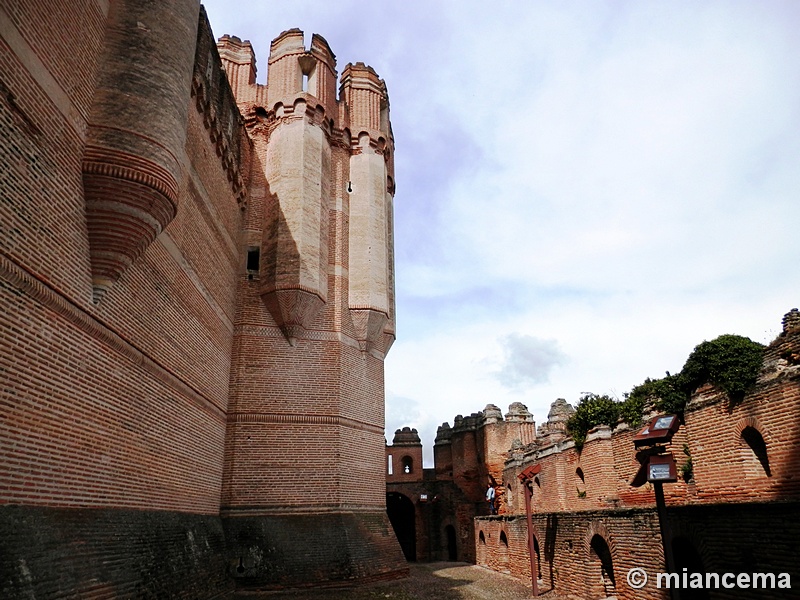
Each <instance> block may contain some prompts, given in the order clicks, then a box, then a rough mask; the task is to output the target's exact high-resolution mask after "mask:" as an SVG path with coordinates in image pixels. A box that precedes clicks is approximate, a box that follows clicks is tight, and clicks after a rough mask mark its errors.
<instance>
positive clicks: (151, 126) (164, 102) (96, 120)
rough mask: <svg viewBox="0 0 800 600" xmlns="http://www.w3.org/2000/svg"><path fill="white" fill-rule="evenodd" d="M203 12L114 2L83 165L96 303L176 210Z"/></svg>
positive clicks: (174, 0) (167, 3) (182, 5)
mask: <svg viewBox="0 0 800 600" xmlns="http://www.w3.org/2000/svg"><path fill="white" fill-rule="evenodd" d="M199 12H200V3H199V2H185V1H182V0H164V2H158V3H156V4H153V3H152V2H144V1H142V0H120V1H119V2H113V3H111V6H110V8H109V13H108V22H107V25H106V39H105V49H104V52H103V56H104V60H103V61H102V62H101V63H100V65H99V68H98V77H97V86H96V89H95V95H94V101H93V104H92V110H91V115H90V118H89V129H88V132H87V136H86V147H85V150H84V156H83V164H82V170H83V186H84V195H85V201H86V221H87V227H88V232H89V247H90V253H91V254H90V256H91V265H92V286H93V295H94V300H95V302H99V301H100V299H101V298H102V297H103V295H104V294H105V293H106V292H107V291H108V289H109V288H110V287H111V286H113V285H114V283H115V282H116V281H117V280H118V279H119V277H120V276H121V275H122V273H123V272H124V271H125V270H126V269H127V268H128V267H129V266H130V265H131V264H133V262H134V261H135V260H136V259H137V258H138V257H139V256H140V255H141V254H142V253H143V252H144V251H145V249H146V248H147V247H148V246H149V245H150V244H151V243H152V242H153V241H154V240H155V239H156V237H157V236H158V235H159V234H160V233H161V232H162V231H163V230H164V228H165V227H166V226H167V225H168V224H169V223H170V221H172V219H173V218H174V217H175V214H176V212H177V208H178V206H177V204H178V185H179V182H180V181H181V179H182V173H181V162H182V157H183V153H184V145H185V141H186V126H187V119H188V102H187V90H189V89H190V86H191V79H192V71H193V66H194V48H195V39H196V36H197V23H198V15H199ZM155 140H158V141H157V142H156V141H155Z"/></svg>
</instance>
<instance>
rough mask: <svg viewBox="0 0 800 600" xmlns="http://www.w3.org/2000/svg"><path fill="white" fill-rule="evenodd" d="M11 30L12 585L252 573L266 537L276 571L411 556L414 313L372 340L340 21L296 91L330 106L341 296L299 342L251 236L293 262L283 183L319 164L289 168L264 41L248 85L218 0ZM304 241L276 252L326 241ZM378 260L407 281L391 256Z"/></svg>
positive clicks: (321, 269) (81, 592) (2, 338)
mask: <svg viewBox="0 0 800 600" xmlns="http://www.w3.org/2000/svg"><path fill="white" fill-rule="evenodd" d="M198 10H199V11H200V19H199V27H197V35H196V45H195V46H194V47H192V41H193V40H194V39H195V33H194V32H195V26H196V25H197V24H198V20H197V18H196V15H197V12H198ZM173 17H174V18H173ZM154 19H155V20H154ZM65 23H68V24H70V26H66V27H65ZM172 30H174V31H173V34H174V35H171V34H170V31H172ZM0 32H2V39H0V161H2V162H3V164H4V168H3V169H2V170H0V194H1V195H2V202H0V227H1V228H2V229H1V231H0V233H1V235H0V384H1V385H2V387H0V417H1V418H0V440H2V445H0V466H1V467H2V468H0V504H2V509H0V512H2V516H0V533H2V534H3V535H2V536H0V552H1V553H2V569H3V571H2V575H3V580H2V581H3V583H2V585H3V586H5V587H4V588H3V592H4V593H3V594H2V595H3V597H4V598H16V597H28V596H30V595H31V594H33V595H36V596H37V597H52V596H64V597H81V598H83V597H86V598H94V597H98V598H99V597H158V598H163V597H187V598H204V597H208V598H212V597H217V596H219V595H224V594H227V593H229V592H231V591H232V589H233V587H234V586H233V585H232V584H231V582H233V584H235V582H236V580H239V581H240V583H241V584H242V585H244V586H248V585H250V583H248V581H250V580H249V579H248V578H247V577H240V576H239V575H240V573H239V571H238V570H237V568H238V567H239V563H238V561H236V559H237V558H238V557H240V556H245V555H247V556H250V554H247V553H251V554H252V553H253V552H255V553H258V552H261V553H262V556H265V557H267V559H266V560H267V562H266V563H260V567H259V569H260V570H259V571H258V573H259V574H258V576H257V577H256V579H255V580H253V581H254V582H255V584H257V585H262V584H263V585H267V586H286V585H298V584H304V583H309V582H311V581H312V580H314V579H316V580H319V581H339V583H342V582H352V581H354V580H359V579H365V580H366V579H371V578H381V577H391V576H396V575H402V574H403V573H405V570H406V569H405V565H404V563H403V561H402V556H401V553H400V549H399V546H398V544H397V540H396V539H395V537H394V536H393V535H392V533H391V528H390V525H389V522H388V519H387V517H386V515H385V489H384V482H383V470H384V438H383V417H384V415H383V411H384V408H383V403H384V397H383V359H384V356H385V353H386V350H388V346H389V345H390V341H391V339H392V338H393V324H390V325H391V330H389V329H387V330H386V331H383V330H381V331H373V330H372V329H370V335H372V338H371V341H370V344H369V347H365V345H366V342H367V340H362V339H359V338H358V329H357V327H356V326H355V324H354V320H353V316H352V315H351V314H350V310H349V308H350V307H349V305H348V286H349V285H350V284H349V279H348V276H349V270H348V256H349V254H348V244H349V238H350V237H351V231H350V230H349V227H350V223H349V212H348V211H349V203H348V196H347V192H346V191H345V188H346V183H347V182H348V180H349V179H350V176H349V163H350V155H351V153H352V152H354V151H355V150H354V146H353V144H355V142H354V141H353V140H351V139H349V132H348V131H347V124H348V119H349V115H348V111H347V107H345V106H340V105H339V104H338V103H337V101H336V82H335V77H334V76H333V73H334V70H335V65H334V63H333V62H332V61H333V54H332V53H331V52H330V49H328V48H327V44H326V43H325V42H324V40H322V38H320V37H319V36H314V38H313V40H312V49H311V56H313V59H314V60H316V61H318V62H319V64H320V69H319V72H318V77H317V79H315V80H314V87H313V89H311V90H310V93H306V92H299V93H298V90H296V89H294V88H287V89H286V90H284V91H285V92H286V93H287V94H289V96H294V97H296V98H301V99H303V101H304V102H308V103H309V104H310V106H309V110H308V111H305V112H303V110H302V107H300V108H299V112H298V116H299V117H300V118H301V119H304V120H305V119H308V122H306V121H303V125H302V127H301V128H300V129H302V130H303V131H305V132H307V131H312V130H313V132H314V133H313V135H314V136H316V137H315V140H316V141H317V142H320V143H321V144H322V146H321V151H320V152H319V153H318V158H319V160H320V161H321V163H320V164H319V165H317V166H318V167H319V169H318V171H319V173H320V174H321V177H322V178H323V179H324V181H320V182H319V183H320V185H321V189H322V193H321V197H320V198H318V199H317V202H318V205H317V206H316V207H311V210H312V212H313V211H314V210H316V212H317V213H318V214H319V217H320V227H318V228H317V232H316V234H317V235H318V237H319V242H320V244H321V245H318V246H319V247H318V248H317V250H318V251H317V254H318V256H317V259H318V260H317V263H316V270H315V273H316V275H317V276H318V279H319V281H318V283H319V287H320V289H319V290H317V291H318V292H319V294H320V297H321V298H322V299H323V300H326V301H327V303H326V304H325V305H324V306H323V307H322V309H321V310H320V311H319V313H318V314H316V315H314V318H313V319H311V320H310V321H309V322H307V323H306V322H303V323H300V325H302V326H307V327H300V329H297V328H295V329H293V330H292V335H291V336H288V337H290V338H291V341H293V342H294V345H291V344H290V343H289V341H290V340H288V339H287V335H286V333H287V331H289V328H287V327H284V325H286V323H279V322H276V320H275V315H274V314H273V313H271V312H270V308H271V307H270V305H269V304H268V303H265V301H264V289H263V286H262V284H263V277H262V275H263V274H264V273H263V272H261V271H259V270H258V269H255V270H254V271H253V270H250V271H248V269H247V258H248V252H249V251H251V250H253V249H255V250H260V251H261V259H262V260H261V265H262V266H263V265H265V264H269V259H270V257H269V256H264V253H265V252H266V249H265V248H264V247H262V242H263V240H264V239H265V236H264V230H265V228H267V226H268V225H269V224H268V223H267V221H268V219H269V215H270V214H271V213H270V211H271V210H272V209H273V208H275V207H276V203H277V202H279V201H280V200H281V199H280V198H278V197H276V195H275V193H274V190H271V189H270V183H273V184H275V182H276V181H277V180H278V179H279V178H280V177H283V176H284V175H286V174H287V173H288V172H289V171H291V170H296V171H297V172H300V173H303V172H306V174H308V172H309V169H310V165H309V164H305V163H303V158H302V157H301V158H300V159H299V160H298V162H296V163H291V161H289V162H286V161H284V162H285V163H286V164H285V168H283V169H282V170H281V172H279V173H275V174H273V175H274V177H273V179H274V180H275V181H273V182H270V181H267V178H266V177H265V173H264V165H265V164H266V163H265V160H266V157H267V155H268V154H269V152H270V149H269V148H270V143H271V142H274V141H275V140H273V139H271V137H270V136H271V135H272V134H273V133H274V132H275V122H276V119H278V117H276V115H275V107H271V106H266V98H267V94H266V92H265V90H264V89H263V88H264V86H255V85H254V81H253V79H252V77H250V75H252V72H253V68H252V64H250V63H247V60H250V61H251V63H252V61H253V60H254V57H253V54H252V49H249V51H248V52H246V54H248V56H245V60H244V61H243V62H242V65H244V66H241V67H237V68H241V73H237V72H236V69H232V70H229V72H232V73H234V75H235V80H234V89H232V88H231V86H230V84H229V83H228V80H227V77H226V71H225V67H224V66H223V64H222V62H221V60H220V57H219V52H218V50H217V44H216V42H215V40H214V39H213V36H212V33H211V29H210V26H209V24H208V22H207V20H206V18H205V13H204V11H202V9H200V8H199V2H198V1H197V0H170V1H169V2H164V3H162V4H159V6H158V7H149V5H148V3H147V2H144V1H143V0H124V1H120V2H113V3H110V4H109V3H108V2H105V1H95V2H92V1H88V0H84V1H81V2H55V3H52V2H51V3H42V2H15V1H12V2H6V3H3V6H2V7H0ZM148 36H149V37H148ZM300 37H301V38H302V34H301V36H300ZM227 39H228V41H229V42H230V43H231V44H232V45H236V43H235V42H234V39H233V38H227ZM140 42H141V43H140ZM238 43H239V44H241V42H238ZM187 44H188V45H187ZM128 50H130V52H128ZM302 51H304V50H302V49H301V52H302ZM129 54H130V56H134V55H135V61H134V62H135V63H136V64H132V63H130V62H126V61H127V60H129V59H130V56H128V55H129ZM227 56H228V57H229V58H230V56H234V58H236V56H238V55H236V54H235V53H233V54H230V53H229V54H228V55H227ZM192 57H193V58H192ZM226 60H227V59H226ZM237 60H238V59H237ZM289 62H290V63H292V64H293V65H294V66H293V67H292V68H297V57H296V56H293V57H291V58H290V59H289ZM192 63H194V64H193V65H192ZM328 63H330V64H328ZM325 69H327V71H326V70H325ZM373 74H374V73H373ZM295 75H296V73H295ZM159 82H160V83H159ZM284 83H286V82H284ZM289 83H292V82H289ZM289 83H286V85H289ZM294 83H296V82H294ZM294 83H292V85H294ZM251 84H252V85H253V89H251V88H250V87H249V86H250V85H251ZM234 91H235V92H236V93H237V94H238V93H242V110H243V112H244V116H243V115H242V114H241V113H240V111H239V106H238V105H237V100H236V98H235V97H234ZM251 91H252V92H253V93H249V92H251ZM120 92H123V93H125V92H129V93H130V94H131V97H130V99H129V100H130V101H124V99H123V101H120V99H121V98H122V96H120ZM378 92H379V93H380V90H378ZM383 92H385V90H383ZM315 93H316V94H318V95H319V100H320V101H321V105H320V107H316V105H315V104H314V103H313V102H311V100H313V98H314V96H313V94H315ZM294 97H293V98H292V100H293V99H296V98H294ZM384 100H385V98H384ZM159 102H162V104H159ZM153 103H155V104H153ZM298 106H299V105H298ZM268 113H269V115H268ZM301 113H302V114H301ZM326 113H327V114H326ZM245 126H247V127H248V128H249V130H248V129H246V128H245ZM380 127H381V131H383V132H384V139H383V144H384V148H391V146H392V142H391V140H390V139H389V138H388V131H389V126H388V121H385V122H383V121H382V122H381V123H380ZM379 133H380V132H378V131H375V132H370V135H373V134H375V135H376V136H377V135H378V134H379ZM303 135H305V134H303ZM301 137H302V136H301ZM306 141H308V140H305V141H304V140H301V142H303V143H305V142H306ZM277 145H278V144H273V149H274V148H275V147H277ZM284 158H286V157H284ZM101 159H102V160H101ZM387 161H388V162H387V165H388V167H387V168H386V169H387V173H393V171H392V168H391V161H390V160H388V159H387ZM118 163H119V164H118ZM98 165H100V166H98ZM300 180H303V176H302V175H301V177H300ZM120 182H122V183H120ZM379 183H380V186H378V187H380V190H379V191H378V193H377V196H376V199H377V200H378V205H380V206H383V207H385V210H386V211H390V208H391V202H390V197H389V198H388V199H387V197H386V196H385V195H386V193H387V192H386V191H385V190H386V189H388V184H387V183H385V182H383V183H381V182H379ZM115 185H116V186H117V187H116V188H115V187H114V186H115ZM120 186H122V187H120ZM273 187H275V188H276V189H278V187H279V186H277V185H273ZM123 188H124V189H123ZM313 188H314V185H313V184H312V185H311V186H310V187H309V189H310V190H312V191H313ZM115 190H116V191H115ZM292 191H293V190H288V192H292ZM117 192H119V193H117ZM154 194H155V195H154ZM307 196H308V194H305V195H302V198H301V200H302V202H301V206H300V209H301V211H302V210H304V207H303V206H302V204H303V202H307V201H309V199H308V197H307ZM159 203H160V205H161V208H157V206H158V205H159ZM312 204H313V202H312ZM109 207H112V208H111V209H109ZM273 212H275V211H273ZM279 212H280V211H279ZM378 217H379V218H377V222H378V223H379V225H380V228H381V229H382V230H385V229H387V225H386V223H387V219H389V217H390V214H389V213H388V212H387V214H383V213H381V214H380V215H378ZM104 219H109V220H108V222H105V221H104ZM87 223H88V227H87ZM145 230H147V231H145ZM109 232H111V233H113V234H114V235H112V236H110V237H109V236H107V234H109ZM352 235H355V236H356V237H357V236H358V235H359V233H358V232H352ZM388 235H389V233H387V236H388ZM104 236H106V237H104ZM389 239H390V238H389ZM286 241H287V240H286V239H285V238H284V242H286ZM300 241H301V242H303V243H301V244H300V247H299V250H298V252H299V254H297V253H296V254H295V255H291V256H289V258H288V259H287V258H286V256H287V254H286V253H283V254H281V253H279V254H278V258H279V259H280V260H278V262H277V263H276V268H278V269H284V270H286V271H287V272H292V270H293V269H295V267H296V266H297V265H296V264H294V263H295V262H296V261H297V260H299V261H306V260H307V259H308V256H307V255H306V254H307V253H308V252H309V248H310V246H309V244H308V243H307V242H309V240H300ZM384 243H390V242H387V241H386V238H385V237H384ZM285 249H286V248H282V250H285ZM387 252H388V250H387ZM112 255H113V256H112ZM121 255H124V257H125V259H124V260H122V259H120V258H119V256H121ZM109 257H111V258H109ZM115 257H116V258H115ZM273 258H274V257H273ZM104 261H111V262H113V263H115V265H116V267H115V269H116V271H115V273H114V274H113V276H108V277H106V276H105V275H102V277H101V278H100V279H103V278H105V279H103V281H102V282H101V283H102V285H100V286H99V287H101V288H102V289H103V293H100V294H98V293H97V292H98V281H99V280H98V268H97V267H98V264H101V263H104ZM273 262H274V261H273ZM117 267H120V268H118V269H117ZM370 268H375V269H377V270H378V271H380V272H381V273H383V274H384V275H385V277H384V279H385V280H386V281H390V280H391V281H393V279H391V277H392V276H391V273H390V271H391V264H390V263H389V261H388V260H381V261H378V263H376V264H375V265H370ZM387 271H388V272H389V273H388V275H387ZM295 272H302V269H301V270H300V271H295ZM289 279H290V280H291V277H290V278H289ZM300 283H301V284H302V283H303V282H300ZM290 291H292V290H290ZM301 291H302V290H301ZM376 291H377V293H379V294H383V295H384V296H386V297H387V299H386V300H385V302H384V303H383V304H382V305H381V307H382V308H383V309H384V310H385V311H386V312H391V311H390V303H391V298H393V296H391V294H390V291H389V290H387V289H386V284H385V282H384V284H383V285H382V287H381V288H380V289H377V290H376ZM93 292H94V295H93ZM303 293H304V292H303ZM390 296H391V297H390ZM298 298H301V299H302V293H301V294H300V295H299V296H298ZM284 308H286V314H288V315H290V316H291V315H294V314H297V312H298V311H297V310H296V309H297V307H293V306H288V307H284ZM301 308H302V307H301ZM300 312H302V310H300ZM390 316H393V312H392V314H391V315H390ZM295 325H297V324H296V323H295ZM387 327H388V326H387ZM362 337H363V336H362ZM225 529H227V531H229V532H230V534H231V536H232V537H228V538H225V536H224V535H223V531H224V530H225ZM17 530H18V531H17ZM31 532H36V534H35V535H32V533H31ZM6 534H7V535H6ZM26 536H27V538H26ZM248 536H249V537H248ZM123 538H124V539H123ZM26 539H27V542H28V543H27V545H26ZM243 539H246V540H247V546H246V547H243V546H241V545H240V541H241V540H243ZM192 540H194V541H192ZM254 540H255V541H254ZM195 543H196V544H197V548H195V546H194V545H193V544H195ZM198 548H199V549H198ZM73 550H74V551H73ZM231 561H234V562H235V564H234V562H231ZM198 563H202V564H198ZM267 563H268V564H267ZM231 565H233V566H231ZM248 568H250V567H248ZM59 573H60V574H61V575H58V574H59ZM253 581H251V583H252V582H253Z"/></svg>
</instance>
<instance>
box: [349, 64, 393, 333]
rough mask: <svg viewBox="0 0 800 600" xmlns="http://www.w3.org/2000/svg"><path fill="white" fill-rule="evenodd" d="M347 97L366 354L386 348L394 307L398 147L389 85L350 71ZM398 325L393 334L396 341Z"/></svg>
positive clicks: (354, 285) (352, 298)
mask: <svg viewBox="0 0 800 600" xmlns="http://www.w3.org/2000/svg"><path fill="white" fill-rule="evenodd" d="M341 97H342V98H343V99H344V101H345V102H346V104H347V106H348V107H349V109H350V127H351V132H352V134H353V138H352V139H353V147H352V153H351V157H350V181H349V182H348V192H349V194H350V236H349V264H350V269H351V273H350V295H349V308H350V314H351V316H352V319H353V323H354V325H355V327H356V335H357V337H358V340H359V343H360V344H361V345H362V348H365V349H367V348H371V347H372V346H374V345H375V344H378V343H382V342H383V341H384V340H383V336H384V331H386V328H387V325H388V324H389V322H390V318H391V316H392V315H391V312H392V311H390V305H391V302H392V301H393V298H392V296H391V295H390V288H392V287H393V281H392V279H393V276H392V270H393V268H392V257H391V255H390V247H391V244H390V239H391V236H392V232H391V230H392V223H391V212H392V211H391V209H392V196H393V194H394V184H393V180H392V177H391V175H393V173H390V167H391V164H392V163H391V162H390V160H393V149H394V148H393V144H392V141H391V131H390V127H389V100H388V95H387V93H386V85H385V84H384V82H383V80H381V79H380V78H379V77H378V75H377V74H376V73H375V71H374V70H373V69H372V68H371V67H368V66H365V65H364V63H356V64H355V65H347V67H345V70H344V73H343V75H342V85H341ZM393 331H394V328H393V325H390V327H389V332H390V334H389V335H391V336H392V337H393Z"/></svg>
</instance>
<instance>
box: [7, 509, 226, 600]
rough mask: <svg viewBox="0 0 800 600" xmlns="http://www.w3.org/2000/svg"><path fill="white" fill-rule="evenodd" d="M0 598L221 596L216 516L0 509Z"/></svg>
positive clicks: (220, 537) (220, 540)
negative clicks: (0, 542) (0, 540)
mask: <svg viewBox="0 0 800 600" xmlns="http://www.w3.org/2000/svg"><path fill="white" fill-rule="evenodd" d="M0 536H2V540H3V541H2V545H1V546H0V595H1V596H2V597H3V598H9V599H11V598H75V599H80V600H89V599H91V600H95V599H100V598H149V599H152V600H161V599H163V598H185V599H186V600H195V599H197V598H225V597H230V595H231V593H232V591H233V582H232V580H231V579H230V578H228V577H226V575H225V571H226V569H225V564H224V560H223V553H224V539H223V532H222V527H221V525H220V522H219V519H218V518H216V517H213V516H206V515H193V514H187V513H182V512H171V511H145V510H123V509H119V508H115V509H58V508H49V507H30V506H3V507H0Z"/></svg>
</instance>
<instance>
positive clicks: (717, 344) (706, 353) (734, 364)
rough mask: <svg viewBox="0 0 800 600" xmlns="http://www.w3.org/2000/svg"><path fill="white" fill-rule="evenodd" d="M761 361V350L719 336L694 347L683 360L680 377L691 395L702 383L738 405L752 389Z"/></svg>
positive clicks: (735, 338) (752, 344)
mask: <svg viewBox="0 0 800 600" xmlns="http://www.w3.org/2000/svg"><path fill="white" fill-rule="evenodd" d="M763 361H764V346H762V345H761V344H759V343H758V342H754V341H753V340H751V339H750V338H746V337H742V336H740V335H721V336H719V337H718V338H716V339H714V340H711V341H710V342H703V343H702V344H699V345H698V346H696V347H695V349H694V351H693V352H692V353H691V354H690V355H689V358H687V359H686V364H685V365H683V370H682V371H681V376H682V377H683V379H684V383H683V385H684V389H685V390H686V391H687V393H688V394H689V395H691V394H692V393H693V392H694V391H695V390H696V389H697V388H699V387H700V386H701V385H703V384H705V383H712V384H714V385H715V386H717V387H718V388H720V389H721V390H723V391H724V392H725V393H726V394H728V396H729V397H730V399H731V400H733V401H734V402H739V401H741V400H742V399H743V398H744V395H745V394H746V393H747V391H748V390H749V389H750V388H752V387H753V385H755V383H756V379H758V373H759V372H760V371H761V365H762V363H763Z"/></svg>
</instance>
